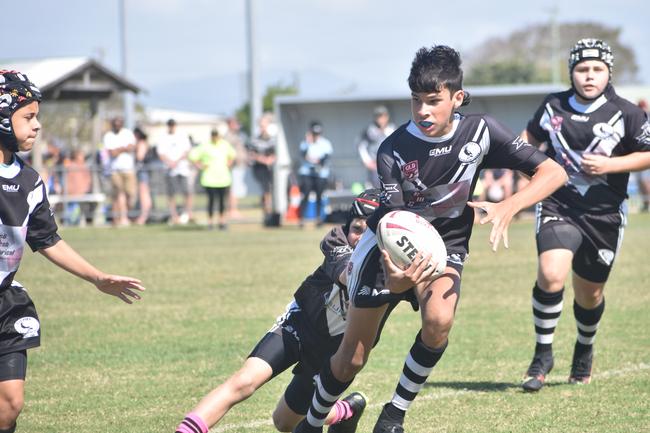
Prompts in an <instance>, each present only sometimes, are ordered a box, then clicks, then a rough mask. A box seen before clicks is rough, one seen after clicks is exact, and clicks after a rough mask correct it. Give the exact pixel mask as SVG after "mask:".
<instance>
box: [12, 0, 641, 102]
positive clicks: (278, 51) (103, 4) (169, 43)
mask: <svg viewBox="0 0 650 433" xmlns="http://www.w3.org/2000/svg"><path fill="white" fill-rule="evenodd" d="M253 1H254V2H255V11H256V20H257V23H258V26H257V46H258V49H259V61H260V69H261V78H262V79H263V81H264V82H266V83H272V82H277V81H279V80H283V81H284V82H285V83H289V82H290V80H292V79H293V77H297V78H298V80H299V83H300V86H301V89H302V91H303V92H305V93H321V92H329V93H335V92H342V91H345V90H350V89H357V90H366V91H387V92H393V93H394V92H396V91H401V90H403V91H404V92H405V93H406V92H407V88H406V84H405V80H406V76H407V75H408V69H409V65H410V62H411V59H412V56H413V54H414V52H415V51H416V50H417V49H418V48H419V47H421V46H424V45H432V44H434V43H443V44H448V45H451V46H453V47H455V48H456V49H458V50H459V51H460V52H461V54H462V53H463V51H464V50H470V49H471V48H473V47H475V46H477V45H478V44H480V43H481V42H482V41H484V40H485V39H486V38H489V37H493V36H504V35H507V34H508V33H510V32H511V31H513V30H516V29H520V28H522V27H525V26H526V25H530V24H537V23H542V22H546V21H548V19H549V16H550V14H549V11H550V10H551V9H552V8H553V7H555V6H557V8H558V20H559V21H560V22H575V21H596V22H599V23H602V24H605V25H608V26H613V27H620V28H621V29H622V31H621V40H622V41H623V42H624V43H626V44H627V45H628V46H630V47H632V48H633V49H634V50H635V53H636V58H637V63H638V64H639V66H640V72H639V78H640V79H641V82H643V83H644V84H647V85H650V76H649V75H650V50H649V49H647V43H648V42H650V26H648V17H650V2H648V1H644V0H618V1H617V2H615V3H616V4H615V5H614V2H612V1H611V0H591V1H588V2H587V1H571V2H559V1H545V0H540V1H537V2H522V1H520V0H495V1H492V2H486V1H484V0H465V1H463V2H453V1H447V2H439V1H426V0H401V1H392V0H373V1H371V0H253ZM125 2H126V8H127V40H128V56H127V59H128V77H129V78H130V79H131V80H132V81H134V82H135V83H137V84H139V85H140V86H141V87H143V88H144V89H146V90H147V93H146V95H143V96H141V97H140V98H139V99H140V100H141V101H142V102H144V103H145V104H147V105H149V106H156V107H165V108H172V109H174V108H175V109H183V110H192V111H200V112H212V113H223V114H229V113H230V112H232V110H234V109H235V108H236V107H238V106H239V105H240V104H241V103H242V101H243V100H244V99H245V98H246V87H245V71H246V67H247V66H246V35H245V27H244V22H245V21H244V0H228V1H226V0H125ZM441 5H443V7H442V8H441V7H440V6H441ZM455 6H460V7H461V8H460V9H453V8H454V7H455ZM19 11H20V12H21V14H17V12H19ZM11 15H12V16H11V18H8V19H5V20H4V22H3V29H4V30H5V31H6V32H7V34H8V35H10V36H9V37H6V38H5V44H4V46H3V49H2V57H3V58H8V59H12V58H38V57H49V56H92V57H95V58H102V60H103V62H105V63H106V64H107V65H108V66H109V67H111V68H113V69H115V70H117V71H119V70H120V67H121V64H120V45H119V33H118V0H94V1H88V0H57V1H51V0H32V1H30V2H29V5H28V7H21V8H18V9H17V10H16V11H14V12H13V13H12V14H11ZM585 36H587V35H585Z"/></svg>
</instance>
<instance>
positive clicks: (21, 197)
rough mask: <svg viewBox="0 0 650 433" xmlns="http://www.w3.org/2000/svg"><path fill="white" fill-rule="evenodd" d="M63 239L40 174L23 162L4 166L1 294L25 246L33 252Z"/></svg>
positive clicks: (0, 180)
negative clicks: (58, 231) (58, 230)
mask: <svg viewBox="0 0 650 433" xmlns="http://www.w3.org/2000/svg"><path fill="white" fill-rule="evenodd" d="M60 239H61V238H60V237H59V235H58V234H57V226H56V222H55V221H54V215H53V213H52V211H51V210H50V204H49V202H48V200H47V194H46V191H45V185H44V183H43V180H42V179H41V177H40V176H39V175H38V173H36V171H35V170H34V169H33V168H31V167H29V166H28V165H26V164H25V163H24V162H23V161H22V160H21V159H20V158H18V157H14V161H13V162H12V163H11V164H10V165H5V164H1V165H0V278H1V282H0V290H2V289H6V288H7V287H9V286H10V285H11V283H12V282H13V278H14V275H15V274H16V271H18V267H19V266H20V260H21V259H22V257H23V250H24V247H25V242H26V243H27V244H28V245H29V246H30V248H31V249H32V250H33V251H36V250H39V249H42V248H47V247H50V246H52V245H54V244H56V243H57V242H58V241H59V240H60Z"/></svg>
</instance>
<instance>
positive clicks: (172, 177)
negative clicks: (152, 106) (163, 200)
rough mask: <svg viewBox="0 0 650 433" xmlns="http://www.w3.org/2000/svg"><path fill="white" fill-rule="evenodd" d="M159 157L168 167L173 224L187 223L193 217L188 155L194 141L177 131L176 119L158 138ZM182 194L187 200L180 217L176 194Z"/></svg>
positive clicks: (167, 180) (171, 220) (171, 120)
mask: <svg viewBox="0 0 650 433" xmlns="http://www.w3.org/2000/svg"><path fill="white" fill-rule="evenodd" d="M156 147H157V150H158V157H159V158H160V160H161V161H162V162H163V163H164V164H165V166H166V167H167V173H166V176H165V181H166V182H165V183H166V186H167V198H168V202H169V217H170V222H171V223H172V224H179V223H186V222H188V221H190V220H191V219H192V199H193V197H192V187H191V185H190V182H189V179H190V174H191V169H192V168H191V165H190V162H189V161H188V159H187V155H188V154H189V152H190V150H191V149H192V143H191V142H190V139H189V137H188V136H187V135H186V134H180V133H178V132H177V131H176V121H175V120H174V119H169V120H168V121H167V133H166V134H164V135H163V136H162V137H160V139H159V140H158V144H157V146H156ZM177 194H181V195H182V196H183V198H184V201H185V210H184V212H183V214H182V215H181V216H180V217H179V215H178V211H177V209H176V195H177Z"/></svg>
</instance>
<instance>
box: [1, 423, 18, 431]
mask: <svg viewBox="0 0 650 433" xmlns="http://www.w3.org/2000/svg"><path fill="white" fill-rule="evenodd" d="M15 431H16V424H15V423H14V426H13V427H10V428H8V429H5V430H2V429H0V433H14V432H15Z"/></svg>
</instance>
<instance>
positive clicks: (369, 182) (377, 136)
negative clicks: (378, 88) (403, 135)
mask: <svg viewBox="0 0 650 433" xmlns="http://www.w3.org/2000/svg"><path fill="white" fill-rule="evenodd" d="M373 116H374V120H373V121H372V123H370V125H368V126H367V127H366V129H364V131H363V132H362V133H361V140H360V141H359V155H360V156H361V161H363V165H364V166H365V167H366V188H370V187H372V188H379V187H380V185H379V177H377V150H379V145H380V144H381V143H382V141H384V139H385V138H386V137H388V136H389V135H390V134H392V133H393V131H395V125H393V124H392V123H391V122H390V113H389V112H388V108H386V107H384V106H383V105H378V106H376V107H375V109H374V111H373Z"/></svg>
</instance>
